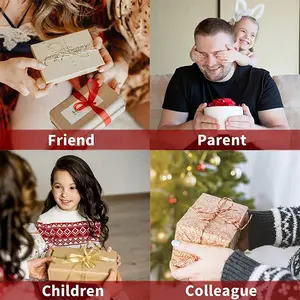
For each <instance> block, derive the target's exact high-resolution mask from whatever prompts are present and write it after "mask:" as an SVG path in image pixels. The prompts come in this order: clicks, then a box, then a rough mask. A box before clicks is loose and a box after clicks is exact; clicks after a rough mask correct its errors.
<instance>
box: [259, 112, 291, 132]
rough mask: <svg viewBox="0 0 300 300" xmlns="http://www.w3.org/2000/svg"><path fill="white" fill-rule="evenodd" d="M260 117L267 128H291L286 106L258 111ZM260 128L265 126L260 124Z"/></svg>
mask: <svg viewBox="0 0 300 300" xmlns="http://www.w3.org/2000/svg"><path fill="white" fill-rule="evenodd" d="M258 117H259V119H260V121H261V123H262V125H263V126H264V127H265V128H267V129H268V128H269V129H290V126H289V123H288V120H287V118H286V114H285V112H284V108H273V109H268V110H263V111H259V112H258ZM257 127H258V129H263V127H261V126H258V125H257Z"/></svg>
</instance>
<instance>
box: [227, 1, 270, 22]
mask: <svg viewBox="0 0 300 300" xmlns="http://www.w3.org/2000/svg"><path fill="white" fill-rule="evenodd" d="M264 10H265V5H264V4H258V5H256V6H254V7H253V8H248V6H247V3H246V1H245V0H235V5H234V17H233V18H232V19H231V21H230V24H231V25H234V24H235V23H237V22H238V21H240V20H241V18H242V17H252V18H254V19H256V20H258V19H260V18H261V17H262V15H263V13H264Z"/></svg>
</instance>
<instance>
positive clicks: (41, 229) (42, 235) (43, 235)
mask: <svg viewBox="0 0 300 300" xmlns="http://www.w3.org/2000/svg"><path fill="white" fill-rule="evenodd" d="M94 226H95V228H93V231H94V232H95V234H96V235H97V236H100V223H96V224H95V225H94ZM27 229H28V231H29V232H30V233H31V235H32V236H33V238H34V241H35V248H34V251H33V252H32V254H31V256H30V258H29V259H32V258H38V257H43V256H44V255H45V253H46V251H47V250H48V248H49V247H51V246H55V247H73V248H80V247H81V246H83V245H85V244H86V243H87V242H88V241H91V242H93V243H95V244H97V245H99V239H96V238H91V237H90V228H89V224H88V222H87V220H86V219H85V218H83V217H82V216H81V215H80V214H79V213H78V211H64V210H61V209H60V208H59V207H58V206H54V207H52V208H51V209H50V210H49V211H47V212H46V213H44V214H42V215H41V216H40V217H39V219H38V221H37V222H36V224H30V225H29V227H28V228H27Z"/></svg>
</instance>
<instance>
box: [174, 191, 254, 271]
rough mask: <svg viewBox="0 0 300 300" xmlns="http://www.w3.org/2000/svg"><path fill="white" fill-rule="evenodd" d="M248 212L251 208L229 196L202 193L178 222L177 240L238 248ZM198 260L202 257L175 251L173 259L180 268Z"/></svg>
mask: <svg viewBox="0 0 300 300" xmlns="http://www.w3.org/2000/svg"><path fill="white" fill-rule="evenodd" d="M247 211H248V207H246V206H244V205H241V204H237V203H234V202H233V201H231V199H229V198H219V197H215V196H211V195H208V194H205V193H203V194H202V195H201V196H200V198H199V199H198V200H197V201H196V202H195V203H194V204H193V205H192V206H191V207H190V208H189V210H188V211H187V212H186V213H185V215H184V216H183V217H182V218H181V219H180V220H179V221H178V223H177V225H176V231H175V240H178V241H183V242H190V243H194V244H203V245H208V246H219V247H225V248H231V249H235V247H236V244H237V241H238V238H239V236H240V231H241V228H242V226H244V225H245V223H246V220H247ZM198 259H201V257H200V258H198V257H197V256H195V255H192V254H188V253H183V252H180V251H177V250H173V252H172V259H171V260H172V263H173V264H174V265H175V266H177V267H179V268H181V267H185V266H187V265H189V264H191V263H193V262H195V261H197V260H198Z"/></svg>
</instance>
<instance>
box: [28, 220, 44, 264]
mask: <svg viewBox="0 0 300 300" xmlns="http://www.w3.org/2000/svg"><path fill="white" fill-rule="evenodd" d="M27 230H28V232H29V233H30V234H31V236H32V237H33V240H34V248H33V251H32V253H31V255H30V256H29V258H28V260H29V259H34V258H41V257H44V256H45V254H46V252H47V248H48V247H47V244H46V242H45V241H44V239H43V238H42V236H41V235H40V233H39V231H38V230H37V228H36V226H35V225H34V224H33V223H30V224H29V226H28V228H27Z"/></svg>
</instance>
